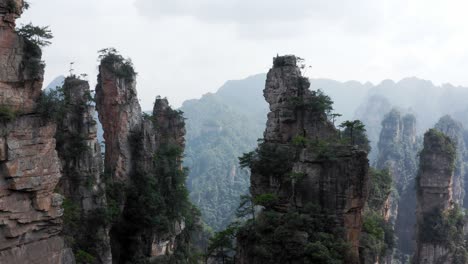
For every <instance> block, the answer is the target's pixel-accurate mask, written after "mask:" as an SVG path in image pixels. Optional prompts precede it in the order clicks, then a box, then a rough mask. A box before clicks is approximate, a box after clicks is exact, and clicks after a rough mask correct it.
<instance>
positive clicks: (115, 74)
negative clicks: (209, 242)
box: [96, 50, 196, 263]
mask: <svg viewBox="0 0 468 264" xmlns="http://www.w3.org/2000/svg"><path fill="white" fill-rule="evenodd" d="M101 59H102V61H101V66H100V75H99V77H98V85H97V87H96V106H97V110H98V112H99V119H100V121H101V123H102V125H103V129H104V139H105V145H106V153H105V162H104V174H105V179H106V192H107V199H108V204H109V207H110V208H111V211H112V212H113V219H112V220H111V222H112V225H111V230H110V236H111V246H112V257H113V263H129V262H130V263H136V262H139V261H148V260H150V259H152V260H158V259H159V260H161V259H164V260H167V259H178V261H182V259H184V258H188V254H190V243H189V242H190V241H189V237H190V234H189V232H191V230H192V229H193V228H194V225H195V223H196V216H195V215H196V212H195V211H194V209H193V208H192V205H191V204H190V202H189V201H188V192H187V190H186V188H185V177H186V170H185V169H184V168H182V165H181V164H182V153H183V149H184V147H185V140H184V136H185V123H184V119H183V117H182V113H181V112H179V111H175V110H173V109H172V108H171V107H169V103H168V101H167V100H166V99H161V98H157V99H156V102H155V105H154V110H153V114H152V115H147V114H145V115H143V114H142V113H141V108H140V105H139V103H138V99H137V94H136V88H135V87H136V82H135V79H136V73H135V72H134V70H133V65H132V64H131V63H130V61H128V60H125V59H123V58H122V57H121V56H120V55H119V54H118V53H116V51H115V50H109V51H108V52H107V53H106V54H104V55H103V56H102V57H101ZM179 249H180V252H178V250H179ZM175 252H177V254H175ZM181 252H183V253H181Z"/></svg>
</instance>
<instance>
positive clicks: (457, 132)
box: [435, 115, 467, 207]
mask: <svg viewBox="0 0 468 264" xmlns="http://www.w3.org/2000/svg"><path fill="white" fill-rule="evenodd" d="M435 129H437V130H439V131H440V132H442V133H444V134H445V135H447V136H448V137H449V138H450V139H451V140H452V142H454V144H455V145H456V149H457V158H456V161H455V172H454V177H453V186H452V191H453V201H454V202H455V203H457V204H458V205H459V206H461V207H462V206H463V201H464V199H465V175H466V164H465V159H466V157H467V152H466V144H465V140H464V133H465V130H464V128H463V125H462V124H461V123H460V122H457V121H455V120H453V119H452V118H451V117H450V116H448V115H446V116H443V117H442V118H440V120H439V122H437V124H436V125H435Z"/></svg>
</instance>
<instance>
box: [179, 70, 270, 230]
mask: <svg viewBox="0 0 468 264" xmlns="http://www.w3.org/2000/svg"><path fill="white" fill-rule="evenodd" d="M264 82H265V79H264V75H257V76H252V77H250V78H247V79H245V80H243V81H235V82H228V83H226V85H225V86H223V87H222V88H221V89H220V90H219V91H218V92H217V93H216V94H207V95H204V96H203V97H202V98H201V99H200V100H191V101H187V102H185V103H184V105H183V106H182V108H181V110H182V111H183V112H184V116H185V118H187V120H186V126H187V137H186V140H187V147H186V151H185V155H186V158H185V165H186V166H187V167H189V168H190V174H189V178H188V181H187V187H188V188H189V189H190V192H191V193H190V197H191V199H192V201H193V202H194V203H195V204H196V205H197V206H198V207H199V208H200V210H201V213H202V215H203V219H204V221H205V222H206V223H207V224H208V225H209V226H211V227H213V228H214V229H220V228H223V227H225V226H226V225H227V224H228V223H229V222H230V220H232V217H233V216H234V215H233V212H234V211H235V209H236V208H237V206H238V204H239V196H240V195H242V194H245V193H246V192H247V191H248V186H249V172H248V171H247V170H243V169H241V168H240V167H239V166H238V157H239V156H241V154H242V153H244V152H246V151H248V150H250V149H252V148H253V147H254V146H255V145H256V143H257V138H260V137H261V136H262V131H263V127H264V125H265V115H266V111H267V109H266V104H265V103H264V101H263V99H262V98H263V96H262V92H261V89H255V87H261V86H263V84H264ZM244 95H245V97H244ZM257 102H261V103H257Z"/></svg>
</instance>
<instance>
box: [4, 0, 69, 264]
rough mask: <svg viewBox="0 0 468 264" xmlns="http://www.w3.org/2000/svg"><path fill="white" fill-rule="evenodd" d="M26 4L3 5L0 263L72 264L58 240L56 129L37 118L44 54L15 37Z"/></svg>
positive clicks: (60, 212)
mask: <svg viewBox="0 0 468 264" xmlns="http://www.w3.org/2000/svg"><path fill="white" fill-rule="evenodd" d="M22 6H23V2H22V1H21V0H18V1H7V0H2V1H0V65H1V66H0V112H1V114H0V119H1V120H0V260H1V262H2V263H6V264H10V263H11V264H16V263H38V264H48V263H71V262H70V261H72V258H73V255H72V254H71V251H70V250H68V249H66V248H65V245H64V240H63V238H62V237H61V236H60V232H61V229H62V227H61V216H62V213H63V210H62V207H61V205H62V201H63V197H62V196H61V195H59V194H57V193H55V192H54V190H55V188H56V185H57V183H58V182H59V179H60V177H61V173H60V161H59V158H58V156H57V152H56V151H55V139H54V136H55V130H56V126H55V124H52V123H49V122H48V121H45V120H44V119H43V118H41V117H40V116H38V115H37V114H36V113H35V108H36V103H37V102H38V100H39V96H40V94H41V87H42V80H43V71H44V65H43V64H42V63H41V51H40V48H39V47H38V46H36V45H35V44H33V43H32V42H30V41H28V40H26V39H24V38H22V37H20V36H18V35H17V33H16V32H15V30H14V28H15V19H16V18H17V17H18V16H19V15H20V14H21V10H22Z"/></svg>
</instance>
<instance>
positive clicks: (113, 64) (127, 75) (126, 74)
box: [98, 48, 136, 82]
mask: <svg viewBox="0 0 468 264" xmlns="http://www.w3.org/2000/svg"><path fill="white" fill-rule="evenodd" d="M98 54H99V57H98V58H99V60H100V61H101V65H103V66H106V69H108V70H110V71H111V72H112V73H114V74H115V75H117V77H119V78H124V79H125V80H126V81H128V82H132V81H134V80H133V78H134V76H135V75H136V72H135V69H134V67H133V62H132V60H130V59H128V58H127V59H126V58H124V57H123V56H122V55H120V53H119V52H118V51H117V50H116V49H115V48H105V49H101V50H99V51H98Z"/></svg>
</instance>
